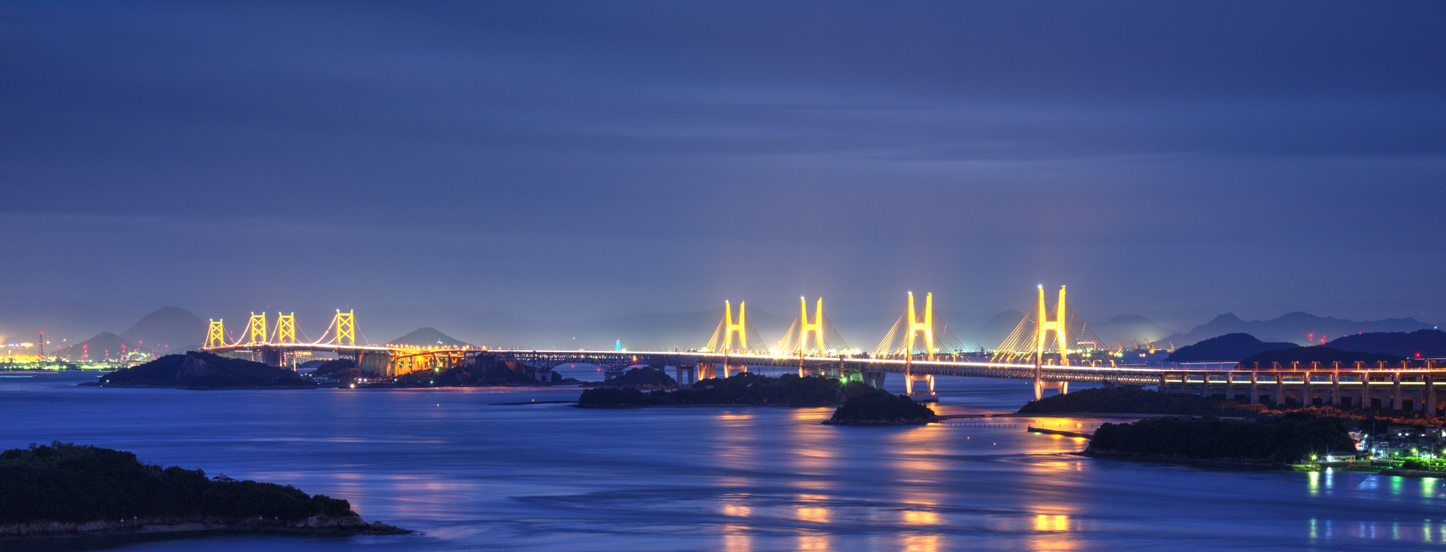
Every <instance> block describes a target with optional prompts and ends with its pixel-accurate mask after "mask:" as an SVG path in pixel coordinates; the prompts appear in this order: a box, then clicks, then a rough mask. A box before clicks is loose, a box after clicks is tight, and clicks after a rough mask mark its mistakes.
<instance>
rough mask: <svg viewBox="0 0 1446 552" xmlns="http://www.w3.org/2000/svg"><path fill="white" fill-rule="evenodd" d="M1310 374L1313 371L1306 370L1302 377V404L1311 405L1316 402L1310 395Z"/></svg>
mask: <svg viewBox="0 0 1446 552" xmlns="http://www.w3.org/2000/svg"><path fill="white" fill-rule="evenodd" d="M1310 376H1311V373H1310V372H1306V373H1305V377H1303V378H1301V382H1302V383H1303V384H1304V385H1303V386H1302V391H1301V392H1300V404H1301V406H1311V405H1313V404H1315V401H1314V400H1313V399H1312V397H1311V396H1310Z"/></svg>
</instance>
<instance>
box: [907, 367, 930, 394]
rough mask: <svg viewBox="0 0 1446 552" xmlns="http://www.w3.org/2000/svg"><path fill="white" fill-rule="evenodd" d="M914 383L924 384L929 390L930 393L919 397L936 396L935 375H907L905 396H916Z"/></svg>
mask: <svg viewBox="0 0 1446 552" xmlns="http://www.w3.org/2000/svg"><path fill="white" fill-rule="evenodd" d="M914 382H923V383H924V384H925V385H924V386H923V388H924V389H928V390H929V392H928V393H919V395H928V396H933V395H934V374H913V373H910V374H905V375H904V394H906V395H909V396H911V397H912V396H914V394H915V393H914Z"/></svg>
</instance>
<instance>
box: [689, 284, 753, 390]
mask: <svg viewBox="0 0 1446 552" xmlns="http://www.w3.org/2000/svg"><path fill="white" fill-rule="evenodd" d="M749 327H750V326H749V324H748V302H747V301H744V302H742V303H739V304H738V322H737V323H736V324H735V323H734V322H733V304H732V303H730V302H728V301H724V302H723V320H720V321H719V322H718V328H717V329H715V330H713V337H712V339H709V340H708V345H707V347H706V348H707V349H708V350H709V351H713V352H720V353H723V354H724V356H723V377H725V378H726V377H728V376H729V375H731V372H732V371H733V370H738V371H739V372H747V371H748V365H747V364H733V363H731V362H729V360H728V356H727V355H728V353H733V352H741V353H748V352H749V349H748V333H749V332H748V330H749ZM734 336H737V337H738V341H737V344H738V347H737V350H736V351H735V349H734V341H733V337H734ZM697 369H698V377H699V378H700V379H708V378H712V377H717V366H716V365H714V364H710V363H700V364H698V368H697Z"/></svg>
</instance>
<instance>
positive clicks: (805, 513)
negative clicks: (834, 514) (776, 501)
mask: <svg viewBox="0 0 1446 552" xmlns="http://www.w3.org/2000/svg"><path fill="white" fill-rule="evenodd" d="M795 510H796V511H797V512H798V520H799V521H807V522H809V523H828V508H809V507H804V506H799V507H798V508H796V509H795Z"/></svg>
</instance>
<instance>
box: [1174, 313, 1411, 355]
mask: <svg viewBox="0 0 1446 552" xmlns="http://www.w3.org/2000/svg"><path fill="white" fill-rule="evenodd" d="M1432 327H1433V326H1432V325H1431V324H1427V323H1425V322H1421V321H1419V320H1416V319H1414V318H1390V319H1386V320H1375V321H1369V322H1356V321H1353V320H1341V319H1339V318H1332V317H1320V316H1315V315H1312V314H1307V313H1304V312H1292V313H1290V314H1286V315H1284V316H1281V317H1279V318H1275V319H1273V320H1251V321H1249V322H1247V321H1244V320H1241V319H1240V318H1239V317H1237V316H1235V315H1234V314H1231V313H1227V314H1222V315H1220V316H1217V317H1215V319H1214V320H1211V321H1209V322H1207V323H1205V324H1203V325H1200V326H1196V327H1195V329H1192V330H1190V331H1189V332H1187V333H1183V334H1175V335H1172V336H1170V337H1169V338H1168V341H1169V342H1170V343H1173V344H1174V345H1175V346H1176V347H1180V346H1184V345H1192V344H1195V343H1198V342H1200V341H1203V340H1206V339H1209V338H1212V337H1219V336H1222V335H1226V334H1233V333H1246V334H1250V335H1252V336H1255V337H1256V338H1257V339H1260V340H1262V341H1284V342H1288V343H1295V344H1306V341H1307V340H1308V339H1310V338H1311V336H1313V338H1314V339H1316V340H1317V341H1316V344H1319V343H1320V342H1319V340H1320V339H1321V338H1325V339H1327V340H1329V339H1330V338H1332V337H1335V336H1342V337H1344V336H1346V335H1350V334H1356V333H1371V332H1413V331H1416V330H1429V329H1432Z"/></svg>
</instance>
